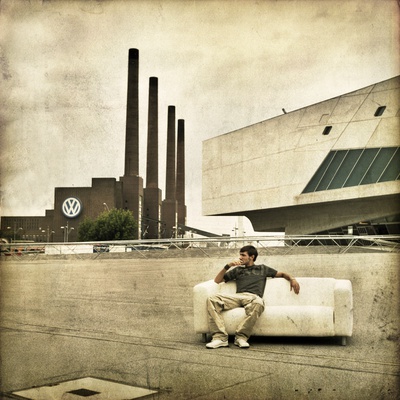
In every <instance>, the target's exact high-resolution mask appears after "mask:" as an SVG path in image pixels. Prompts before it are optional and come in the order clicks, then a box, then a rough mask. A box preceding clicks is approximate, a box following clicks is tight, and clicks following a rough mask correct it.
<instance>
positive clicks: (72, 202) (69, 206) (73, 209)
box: [62, 197, 82, 218]
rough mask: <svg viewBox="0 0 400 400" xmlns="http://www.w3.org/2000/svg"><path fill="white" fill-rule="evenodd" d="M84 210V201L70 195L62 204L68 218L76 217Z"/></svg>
mask: <svg viewBox="0 0 400 400" xmlns="http://www.w3.org/2000/svg"><path fill="white" fill-rule="evenodd" d="M81 211H82V203H81V201H80V200H79V199H77V198H76V197H68V199H66V200H64V203H63V204H62V212H63V214H64V215H65V216H66V217H67V218H75V217H77V216H78V215H79V214H80V213H81Z"/></svg>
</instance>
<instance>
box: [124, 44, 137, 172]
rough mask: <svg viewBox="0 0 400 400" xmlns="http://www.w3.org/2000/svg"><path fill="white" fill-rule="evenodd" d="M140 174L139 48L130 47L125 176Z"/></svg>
mask: <svg viewBox="0 0 400 400" xmlns="http://www.w3.org/2000/svg"><path fill="white" fill-rule="evenodd" d="M137 175H139V50H138V49H129V62H128V96H127V104H126V139H125V176H137Z"/></svg>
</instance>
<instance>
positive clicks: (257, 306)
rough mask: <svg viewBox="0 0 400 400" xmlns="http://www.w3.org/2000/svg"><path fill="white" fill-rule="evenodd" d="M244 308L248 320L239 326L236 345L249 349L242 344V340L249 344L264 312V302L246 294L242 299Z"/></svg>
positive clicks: (257, 297) (259, 298)
mask: <svg viewBox="0 0 400 400" xmlns="http://www.w3.org/2000/svg"><path fill="white" fill-rule="evenodd" d="M242 307H244V309H245V312H246V318H245V319H244V320H243V321H242V322H241V323H240V324H239V326H238V327H237V329H236V333H235V337H236V340H235V344H238V345H239V346H240V347H248V345H247V346H246V344H244V343H243V342H241V341H240V339H242V340H244V341H245V342H246V343H247V341H248V339H249V338H250V336H251V333H252V331H253V327H254V325H255V323H256V321H257V319H258V317H259V316H260V315H261V314H262V312H263V311H264V301H263V299H262V298H261V297H259V296H256V295H253V294H249V295H247V294H246V295H244V296H243V298H242ZM241 344H242V346H241Z"/></svg>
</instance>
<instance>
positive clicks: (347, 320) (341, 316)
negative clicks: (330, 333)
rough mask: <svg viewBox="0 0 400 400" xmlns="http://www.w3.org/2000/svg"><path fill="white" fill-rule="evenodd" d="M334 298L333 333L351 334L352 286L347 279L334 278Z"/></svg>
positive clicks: (337, 334) (338, 334)
mask: <svg viewBox="0 0 400 400" xmlns="http://www.w3.org/2000/svg"><path fill="white" fill-rule="evenodd" d="M334 298H335V309H334V318H335V335H336V336H351V335H352V333H353V288H352V284H351V282H350V281H349V280H345V279H337V280H336V283H335V289H334Z"/></svg>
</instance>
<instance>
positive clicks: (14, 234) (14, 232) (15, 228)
mask: <svg viewBox="0 0 400 400" xmlns="http://www.w3.org/2000/svg"><path fill="white" fill-rule="evenodd" d="M7 229H8V230H11V226H7ZM22 230H23V228H18V229H17V223H16V222H14V230H13V241H14V242H15V237H16V235H17V233H18V231H22Z"/></svg>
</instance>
